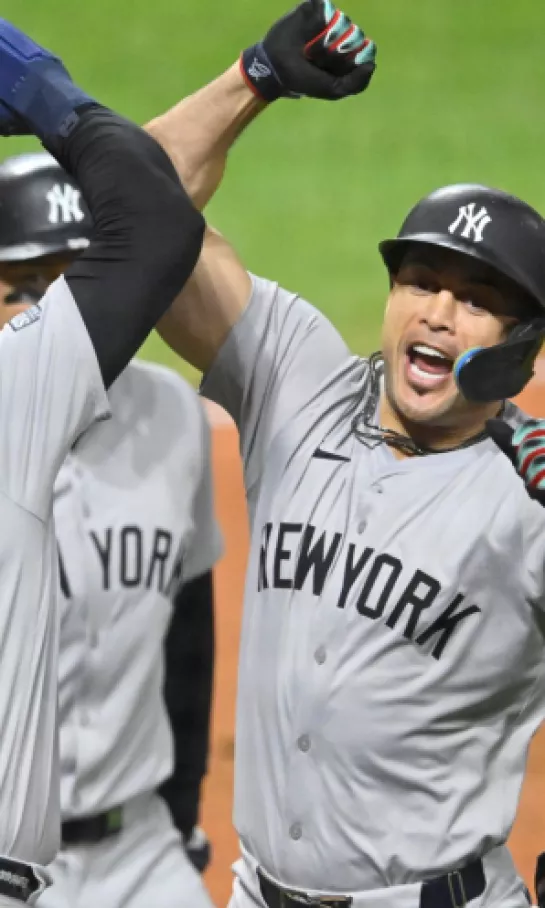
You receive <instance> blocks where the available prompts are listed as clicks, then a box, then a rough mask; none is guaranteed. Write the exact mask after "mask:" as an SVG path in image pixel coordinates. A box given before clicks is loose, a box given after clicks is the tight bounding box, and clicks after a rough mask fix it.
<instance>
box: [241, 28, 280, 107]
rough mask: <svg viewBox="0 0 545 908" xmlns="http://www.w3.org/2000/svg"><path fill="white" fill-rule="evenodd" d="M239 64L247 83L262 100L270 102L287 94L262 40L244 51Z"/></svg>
mask: <svg viewBox="0 0 545 908" xmlns="http://www.w3.org/2000/svg"><path fill="white" fill-rule="evenodd" d="M239 66H240V73H241V75H242V78H243V79H244V82H245V84H246V85H247V87H248V88H249V89H250V91H251V92H252V93H253V94H254V95H255V97H256V98H258V99H259V100H260V101H264V102H266V103H267V104H270V103H271V101H276V100H277V99H278V98H281V97H282V95H284V94H285V90H284V87H283V85H282V83H281V81H280V79H279V77H278V74H277V72H276V70H275V68H274V66H273V64H272V63H271V61H270V58H269V55H268V54H267V51H266V50H265V48H264V46H263V42H262V41H259V42H258V43H257V44H253V45H252V46H251V47H247V48H246V50H243V51H242V53H241V55H240V58H239Z"/></svg>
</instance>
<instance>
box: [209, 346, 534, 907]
mask: <svg viewBox="0 0 545 908" xmlns="http://www.w3.org/2000/svg"><path fill="white" fill-rule="evenodd" d="M538 366H539V368H538V370H537V374H536V379H534V380H533V382H532V383H531V384H530V385H529V386H528V388H527V389H526V391H525V392H524V394H523V395H522V399H521V401H520V403H521V406H523V408H524V409H525V410H526V411H527V412H528V413H531V414H532V415H535V416H545V359H544V360H542V361H540V362H539V363H538ZM210 416H211V421H212V425H213V457H214V474H215V485H216V507H217V514H218V518H219V521H220V523H221V527H222V530H223V533H224V537H225V546H226V555H225V557H224V558H223V560H222V561H221V562H220V564H219V565H218V567H217V570H216V591H217V612H216V613H217V619H216V680H215V694H214V712H213V724H212V748H211V758H210V767H209V774H208V778H207V780H206V785H205V791H204V804H203V816H202V821H203V825H204V827H205V828H206V830H207V831H208V834H209V835H210V837H211V839H212V842H213V846H214V860H213V862H212V865H211V867H210V869H209V871H208V872H207V883H208V886H209V888H210V892H211V894H212V897H213V899H214V902H215V904H216V905H217V906H218V908H223V906H225V905H226V904H227V901H228V899H229V895H230V891H231V871H230V865H231V863H232V862H233V861H234V860H235V859H236V857H237V840H236V836H235V833H234V830H233V827H232V823H231V806H232V789H233V739H234V715H235V690H236V672H237V655H238V640H239V631H240V617H241V602H242V593H243V584H244V572H245V566H246V557H247V547H248V527H247V522H246V516H245V504H244V492H243V486H242V473H241V468H240V460H239V454H238V440H237V434H236V430H235V428H234V426H233V424H232V422H231V420H230V419H229V418H228V417H227V416H226V415H225V414H223V411H221V410H220V409H219V408H218V407H214V406H211V407H210ZM510 845H511V849H512V852H513V856H514V858H515V861H516V863H517V866H518V868H519V870H520V872H521V873H522V875H523V876H524V878H525V879H526V882H527V884H528V886H530V887H532V880H533V873H534V862H535V856H536V854H537V852H538V851H541V850H545V726H544V729H543V730H542V731H541V732H540V733H538V735H536V737H535V739H534V742H533V744H532V748H531V751H530V759H529V762H528V770H527V774H526V780H525V783H524V787H523V791H522V798H521V804H520V809H519V813H518V817H517V821H516V823H515V826H514V829H513V833H512V836H511V840H510Z"/></svg>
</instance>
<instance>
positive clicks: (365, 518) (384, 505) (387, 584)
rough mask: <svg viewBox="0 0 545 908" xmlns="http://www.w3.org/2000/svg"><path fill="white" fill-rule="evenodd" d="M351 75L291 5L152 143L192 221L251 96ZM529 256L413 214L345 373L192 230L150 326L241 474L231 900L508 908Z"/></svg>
mask: <svg viewBox="0 0 545 908" xmlns="http://www.w3.org/2000/svg"><path fill="white" fill-rule="evenodd" d="M309 56H310V57H312V58H314V59H321V63H322V66H323V68H322V69H321V70H320V69H318V68H316V66H313V64H312V62H311V61H310V60H309ZM372 56H373V50H372V46H371V45H369V44H366V43H365V39H364V37H363V33H362V32H361V31H360V30H359V29H358V28H357V27H355V26H353V25H352V24H351V23H350V21H349V20H348V19H347V18H346V17H345V16H344V15H343V14H342V13H340V12H339V11H336V10H335V9H334V7H333V6H332V5H331V4H330V3H329V2H319V0H307V2H305V3H303V4H302V5H301V6H300V7H298V8H297V9H296V10H295V11H294V12H292V13H290V14H288V16H287V17H285V18H284V19H283V20H281V21H280V22H279V23H277V24H276V25H275V26H273V28H272V29H271V30H270V31H269V33H268V34H267V35H266V37H265V39H264V40H263V41H262V42H260V43H258V44H257V45H255V46H254V47H252V48H250V49H249V50H247V51H245V52H244V53H243V54H242V58H241V63H240V68H239V67H238V66H235V67H233V68H231V69H230V70H228V71H227V72H226V73H225V74H224V75H223V76H220V77H219V78H218V79H217V80H216V81H214V82H213V83H211V84H210V85H208V86H206V87H205V88H203V89H202V90H201V91H200V92H197V94H196V95H194V96H193V97H192V98H189V99H187V100H186V101H184V102H183V103H182V104H181V105H179V106H178V107H177V108H175V109H174V110H172V111H170V112H169V113H167V114H166V115H165V116H163V117H161V118H159V119H158V120H156V121H155V122H154V123H152V124H150V125H149V127H148V128H149V129H150V131H151V132H152V134H154V135H155V136H157V137H161V140H162V142H163V143H164V144H165V147H167V148H168V149H169V151H170V153H171V155H172V156H173V157H174V160H175V161H176V162H177V166H178V171H179V173H180V175H181V177H182V179H183V180H184V181H185V184H186V185H188V186H189V187H190V188H191V192H192V193H193V195H194V198H195V199H196V200H197V199H198V200H199V203H201V202H202V199H206V197H207V196H209V195H210V194H211V193H212V192H213V191H214V189H215V186H216V185H217V182H218V180H219V177H220V175H221V173H222V172H223V166H224V163H225V155H226V153H227V150H228V148H229V147H230V145H231V144H232V142H233V141H234V139H235V138H236V136H237V135H238V134H239V133H240V131H241V129H242V128H243V127H244V126H245V125H247V123H249V122H250V121H251V119H252V118H253V117H254V116H255V115H256V114H257V113H258V112H260V111H261V110H263V109H264V107H265V106H266V102H271V101H273V100H274V99H275V98H277V97H279V96H281V95H284V96H286V95H287V96H293V95H298V96H300V95H311V96H316V97H324V98H331V99H334V98H339V97H341V96H342V95H343V94H346V93H349V92H352V91H356V90H358V89H360V90H361V89H363V88H364V87H365V86H366V84H367V83H368V81H369V77H370V74H371V72H370V70H371V69H372V62H371V61H372ZM328 59H329V63H328V62H327V61H328ZM324 70H330V74H329V75H328V72H327V71H324ZM343 70H344V72H345V73H346V74H345V75H344V76H343V75H340V73H342V72H343ZM299 103H303V102H299ZM399 103H400V104H402V103H403V99H402V98H401V99H400V102H399ZM355 115H356V116H361V113H358V112H357V111H355ZM386 115H388V116H389V115H390V113H389V112H388V113H386V112H385V116H386ZM182 139H183V140H184V145H183V148H182ZM178 150H179V153H177V151H178ZM197 190H198V194H197ZM350 191H352V187H351V190H350ZM364 207H365V205H364V198H363V197H362V210H364ZM339 219H340V221H341V226H340V228H339V229H341V230H342V190H340V198H339ZM544 249H545V222H544V221H543V219H542V218H541V217H540V215H539V214H538V213H537V212H535V211H534V210H533V209H532V208H530V207H529V206H528V205H526V204H525V203H523V202H521V201H519V200H518V199H516V198H513V197H511V196H509V195H507V194H505V193H502V192H498V191H495V190H492V189H488V188H486V187H481V186H475V185H464V186H455V187H448V188H446V189H443V190H439V191H438V192H436V193H434V194H432V195H431V196H430V197H429V198H426V199H425V200H423V201H422V202H421V203H419V204H418V205H417V206H416V207H415V209H414V210H413V211H412V212H411V213H410V215H409V217H408V218H407V219H406V221H405V223H404V225H403V227H402V229H401V232H400V235H399V236H398V237H397V238H395V239H392V240H388V241H386V242H384V243H382V244H381V252H382V256H383V259H384V262H385V264H386V269H387V275H388V279H389V283H390V292H389V295H388V300H387V306H386V312H385V317H384V326H383V334H382V352H381V353H378V354H375V355H373V356H371V357H370V358H368V359H361V358H360V357H357V356H353V355H351V354H350V351H349V350H348V348H347V346H346V344H345V343H344V341H343V340H342V338H341V337H340V336H339V334H338V333H337V331H336V330H335V329H334V328H333V326H332V325H331V323H330V322H329V321H328V320H327V319H326V318H325V317H324V316H323V315H322V314H321V313H320V312H318V311H317V310H316V309H315V308H313V307H312V306H310V305H309V304H308V303H307V302H305V301H304V300H302V299H301V298H300V297H298V296H297V294H294V293H291V292H288V291H286V290H283V289H281V288H279V287H278V285H277V284H274V283H271V282H270V281H268V280H264V279H262V278H258V277H255V276H252V275H250V274H248V273H247V271H246V269H245V268H244V267H243V265H242V264H241V263H240V261H239V259H238V258H237V256H236V254H235V253H234V251H233V250H232V249H231V247H230V246H229V244H228V243H227V241H226V240H224V239H223V238H221V237H220V236H218V235H217V234H214V233H213V232H212V231H210V232H209V233H208V235H207V238H206V240H205V245H204V248H203V252H202V255H201V259H200V262H199V264H198V266H197V268H196V269H195V272H194V274H193V275H192V278H191V280H190V281H189V282H188V284H187V286H186V288H185V290H184V291H183V293H182V294H181V296H180V298H179V300H178V301H177V303H176V304H175V305H174V306H173V307H172V308H171V309H170V310H169V313H168V314H167V315H166V316H165V319H164V320H163V322H162V329H161V330H162V332H163V336H164V337H165V338H166V339H168V341H169V343H170V344H171V346H172V347H173V348H174V349H175V350H177V351H178V352H179V353H180V355H181V356H183V357H184V358H185V359H187V360H188V361H189V362H191V363H193V364H194V365H195V366H197V367H198V368H200V369H201V370H203V372H204V373H205V378H204V382H203V386H202V390H203V393H204V394H205V395H206V396H207V397H210V398H212V399H213V400H215V401H217V402H218V403H219V404H221V405H222V406H223V407H225V408H226V409H227V410H228V411H229V413H230V414H231V415H232V416H233V418H234V419H235V421H236V423H237V425H238V428H239V432H240V439H241V448H242V455H243V460H244V474H245V483H246V491H247V499H248V504H249V510H250V516H251V523H252V536H251V553H250V558H249V566H248V574H247V583H246V593H245V612H244V617H243V630H242V640H241V651H240V668H239V691H238V711H237V737H236V776H235V815H234V816H235V826H236V828H237V831H238V833H239V836H240V840H241V843H242V849H243V855H242V859H241V861H240V862H239V863H238V865H237V867H236V879H235V888H234V896H233V900H232V904H233V906H237V908H250V906H252V905H254V906H255V905H256V904H263V902H265V903H266V904H267V905H268V906H269V908H297V906H300V905H301V903H303V904H312V905H320V904H323V905H331V904H334V905H335V906H336V908H343V906H349V905H351V904H354V905H356V906H361V908H366V906H369V908H370V906H373V908H377V906H380V905H383V906H387V908H396V906H399V908H418V906H421V908H461V906H463V905H466V904H469V905H472V906H475V908H479V906H486V908H489V906H490V908H492V906H494V908H508V906H509V908H523V906H525V905H527V891H526V889H525V886H524V884H523V881H522V880H521V879H520V878H519V876H518V874H517V872H516V870H515V868H514V866H513V862H512V859H511V856H510V854H509V852H508V850H507V848H506V847H505V842H506V839H507V837H508V835H509V831H510V829H511V825H512V823H513V819H514V816H515V811H516V806H517V800H518V796H519V791H520V787H521V781H522V777H523V772H524V767H525V759H526V753H527V748H528V744H529V741H530V738H531V736H532V734H533V733H534V731H535V729H536V728H537V727H538V725H539V723H540V722H541V720H542V719H543V716H544V715H545V678H544V669H543V667H544V664H545V663H544V658H543V642H544V641H543V632H544V627H545V576H544V564H545V512H544V510H543V508H542V507H541V506H540V505H541V504H543V503H544V501H545V491H544V487H545V447H544V440H543V439H544V436H545V423H535V422H533V421H531V422H528V421H527V419H526V417H525V416H524V414H522V413H521V412H520V410H518V409H517V408H516V407H515V406H514V405H512V404H510V403H509V402H507V401H506V400H505V398H508V397H510V396H512V395H514V394H516V393H517V392H518V391H519V390H520V389H521V388H522V387H523V386H524V384H525V383H526V381H527V380H528V378H529V376H530V375H531V372H532V366H533V360H534V358H535V355H536V354H537V350H538V348H539V345H540V340H541V338H542V335H543V325H544V318H543V316H544V311H545V255H544V254H543V250H544ZM470 348H473V349H472V350H471V352H468V350H469V349H470ZM479 348H481V349H480V352H479ZM514 430H516V434H515V435H513V431H514ZM506 455H507V456H506ZM513 467H515V469H514V468H513ZM533 499H537V500H533Z"/></svg>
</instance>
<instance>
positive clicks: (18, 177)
mask: <svg viewBox="0 0 545 908" xmlns="http://www.w3.org/2000/svg"><path fill="white" fill-rule="evenodd" d="M92 230H93V221H92V218H91V213H90V211H89V209H88V208H87V205H86V204H85V201H84V199H83V197H82V194H81V191H80V189H79V188H78V185H77V183H76V182H75V181H74V179H73V178H72V177H71V176H70V175H69V174H67V173H66V171H64V170H63V169H62V167H61V166H60V164H58V163H57V161H56V160H55V159H54V158H53V157H51V155H49V154H48V153H47V152H38V153H34V154H22V155H17V156H15V157H11V158H7V159H6V160H5V161H3V162H2V163H1V164H0V262H24V261H27V260H29V259H37V258H42V257H43V256H51V255H59V256H62V257H66V258H74V257H75V256H77V255H78V254H79V253H80V252H81V250H82V249H85V248H86V247H87V246H88V245H89V241H90V238H91V233H92Z"/></svg>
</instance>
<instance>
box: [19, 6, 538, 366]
mask: <svg viewBox="0 0 545 908" xmlns="http://www.w3.org/2000/svg"><path fill="white" fill-rule="evenodd" d="M285 8H286V7H285V6H284V4H283V2H281V0H270V2H269V3H263V2H261V3H258V2H257V0H253V2H251V0H232V2H231V3H220V2H219V0H198V2H197V3H194V4H189V3H187V2H186V3H184V4H182V3H178V4H177V3H176V0H153V2H148V3H146V2H144V0H92V2H90V3H84V2H83V0H4V2H3V4H2V15H3V16H5V17H6V18H9V19H11V20H12V21H13V22H15V23H16V24H18V25H20V26H22V27H23V28H26V29H27V30H28V31H29V32H31V34H32V35H33V36H34V37H35V38H36V39H37V40H39V41H41V42H42V43H45V44H46V45H48V46H50V47H51V48H52V49H54V50H55V51H56V52H58V53H59V54H61V55H62V56H63V58H64V60H65V62H66V63H67V65H68V67H69V69H70V70H71V72H72V74H73V75H74V77H75V78H76V79H77V80H78V81H79V82H80V84H82V85H83V86H85V87H86V88H87V89H88V90H89V91H90V92H91V93H94V94H95V96H97V97H99V98H100V99H101V100H102V101H104V102H105V103H107V104H109V105H110V106H112V107H114V108H116V109H117V110H119V111H120V112H121V113H123V114H125V115H126V116H129V117H131V118H133V119H135V120H137V121H138V122H144V121H146V119H149V118H151V117H152V116H154V115H156V114H157V113H159V112H161V111H163V110H165V109H166V108H168V107H169V106H170V105H172V104H174V103H175V102H176V101H177V100H179V99H180V98H181V97H182V96H184V95H186V94H188V93H190V92H191V91H193V90H195V89H197V88H198V87H199V86H200V85H202V84H203V83H204V82H206V81H208V80H210V79H211V78H213V77H214V76H215V75H217V74H218V73H219V72H220V71H221V70H223V69H224V68H226V67H227V66H228V65H229V64H230V63H231V62H232V61H233V59H234V58H235V57H236V56H237V55H238V52H239V50H240V49H241V48H242V47H243V46H245V45H247V44H249V43H252V42H253V41H254V40H256V39H257V38H259V37H260V36H261V34H262V33H263V32H264V30H265V29H266V28H267V26H268V24H269V23H270V22H271V21H272V20H273V19H274V18H276V17H277V16H278V15H279V14H281V13H282V12H283V11H284V10H285ZM346 9H347V11H348V12H349V13H350V14H351V15H352V16H353V18H354V19H355V20H356V21H358V22H359V23H360V24H361V25H362V26H363V27H364V29H365V30H366V31H367V32H368V33H369V34H371V35H372V36H373V37H374V38H375V40H376V41H377V43H378V47H379V56H378V62H379V66H378V70H377V73H376V75H375V79H374V81H373V84H372V87H371V89H370V90H369V92H367V93H366V94H365V95H363V96H362V97H359V98H356V99H351V100H349V101H343V102H341V103H338V104H324V103H322V102H316V101H283V102H278V103H277V104H275V105H273V106H272V107H271V109H269V110H267V111H266V112H265V114H264V115H263V116H262V117H261V119H260V120H259V121H257V122H256V123H255V124H254V125H253V126H252V127H251V128H250V130H249V131H248V132H247V134H245V135H244V136H243V137H242V138H241V139H240V140H239V142H238V144H237V146H236V148H235V149H234V150H233V153H232V155H231V159H230V164H229V167H228V172H227V176H226V178H225V181H224V183H223V186H222V188H221V189H220V191H219V193H218V195H217V197H216V199H215V200H214V201H213V202H212V204H211V205H210V207H209V209H208V216H209V220H210V221H211V222H212V223H214V224H215V225H216V226H218V227H219V228H220V229H221V230H222V231H223V232H224V233H225V234H226V235H227V236H228V237H230V238H231V239H232V241H233V243H234V244H235V245H236V247H237V249H238V250H239V252H240V253H241V255H242V257H243V259H244V261H245V262H246V264H247V266H248V268H250V269H251V270H253V271H256V272H257V273H260V274H264V275H266V276H268V277H273V278H275V279H276V280H278V281H279V282H281V283H283V284H284V285H285V286H287V287H289V288H291V289H294V290H297V291H299V292H300V293H301V294H303V295H305V296H306V297H307V298H308V299H310V300H311V301H312V302H313V303H315V304H316V305H318V306H319V307H321V308H322V309H323V310H324V311H325V312H326V313H327V314H328V315H329V316H330V317H331V319H332V320H333V321H334V322H335V324H336V325H337V326H338V328H339V329H340V330H341V332H342V333H343V334H344V335H345V337H346V338H347V339H348V340H349V342H350V343H351V345H352V347H353V349H354V350H355V351H357V352H368V351H370V350H371V349H372V348H374V347H376V346H377V344H378V341H379V329H380V321H381V314H382V308H383V303H384V298H385V294H386V291H387V282H386V278H385V273H384V270H383V267H382V264H381V260H380V258H379V256H378V253H377V251H376V246H377V243H378V241H379V240H380V239H381V238H383V237H385V236H388V235H391V234H393V233H394V232H395V231H396V230H397V228H398V226H399V224H400V221H401V220H402V218H403V217H404V215H405V213H406V211H407V210H408V208H409V207H410V206H411V205H412V204H413V203H414V202H415V201H416V200H417V199H418V198H419V197H420V196H421V195H423V194H425V193H427V192H428V191H429V190H431V189H433V188H435V187H437V186H439V185H442V184H445V183H450V182H457V181H480V182H487V183H490V184H492V185H495V186H498V187H501V188H503V189H506V190H509V191H512V192H514V193H517V194H519V195H521V196H522V197H523V198H526V199H527V200H528V201H529V202H531V203H532V204H533V205H534V206H535V207H537V208H538V209H539V210H541V211H542V212H544V213H545V52H544V50H543V36H544V34H545V2H544V0H519V2H518V3H513V2H512V0H347V3H346ZM29 147H33V146H32V144H31V143H30V142H26V141H22V140H3V143H2V153H3V154H5V155H8V154H10V153H16V152H17V151H20V150H23V149H27V148H29ZM143 352H144V355H145V356H148V357H150V358H153V359H161V360H163V361H165V362H168V363H170V364H171V365H174V366H177V367H179V366H180V363H179V362H177V361H176V359H175V357H173V356H171V355H170V354H169V353H168V352H167V351H166V350H165V348H164V347H163V345H162V344H161V343H160V341H159V340H158V339H157V338H152V339H151V340H150V341H149V342H148V344H147V345H146V347H145V349H144V351H143ZM186 374H190V373H188V372H187V371H186Z"/></svg>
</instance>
